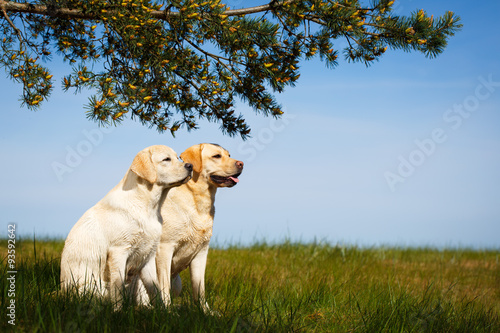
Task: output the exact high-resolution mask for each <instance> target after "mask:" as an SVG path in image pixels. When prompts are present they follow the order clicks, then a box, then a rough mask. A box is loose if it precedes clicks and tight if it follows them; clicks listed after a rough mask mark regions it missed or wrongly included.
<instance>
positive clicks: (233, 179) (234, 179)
mask: <svg viewBox="0 0 500 333" xmlns="http://www.w3.org/2000/svg"><path fill="white" fill-rule="evenodd" d="M227 178H229V179H231V180H232V181H233V182H235V183H237V182H239V181H240V180H239V179H238V178H234V177H227Z"/></svg>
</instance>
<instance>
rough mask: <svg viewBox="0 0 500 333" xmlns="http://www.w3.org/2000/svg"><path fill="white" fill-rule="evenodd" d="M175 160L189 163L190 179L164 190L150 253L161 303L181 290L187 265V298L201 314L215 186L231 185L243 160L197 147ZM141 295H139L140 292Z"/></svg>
mask: <svg viewBox="0 0 500 333" xmlns="http://www.w3.org/2000/svg"><path fill="white" fill-rule="evenodd" d="M181 159H182V160H183V161H185V162H188V163H190V164H192V165H193V177H192V178H191V180H189V181H188V182H187V183H186V184H184V185H181V186H179V187H176V188H173V189H171V190H170V191H169V193H168V195H167V197H166V199H165V201H164V202H163V206H162V208H161V214H162V217H163V232H162V235H161V240H160V244H159V245H158V250H157V253H156V265H157V274H158V282H159V286H160V289H161V292H162V299H163V302H165V304H166V305H169V304H170V303H171V297H170V288H171V287H172V292H173V294H174V295H178V294H180V292H181V288H182V284H181V279H180V277H179V273H180V272H181V271H183V270H185V269H186V268H188V267H189V270H190V274H191V284H192V288H193V298H194V300H195V301H196V302H199V304H200V305H201V307H202V308H203V310H204V311H205V312H210V308H209V306H208V304H207V302H206V300H205V267H206V263H207V254H208V247H209V242H210V237H211V236H212V226H213V221H214V214H215V207H214V202H215V194H216V192H217V189H218V188H219V187H233V186H234V185H236V184H237V183H238V176H239V175H240V174H241V172H242V171H243V162H241V161H237V160H235V159H232V158H231V157H230V156H229V153H228V151H227V150H225V149H224V148H222V147H220V146H219V145H215V144H199V145H195V146H192V147H190V148H188V149H187V150H186V151H184V152H183V153H182V154H181ZM142 294H144V293H142Z"/></svg>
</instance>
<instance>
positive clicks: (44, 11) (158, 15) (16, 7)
mask: <svg viewBox="0 0 500 333" xmlns="http://www.w3.org/2000/svg"><path fill="white" fill-rule="evenodd" d="M297 1H298V0H288V1H277V2H276V3H275V4H273V2H274V1H271V2H270V3H269V4H267V5H261V6H255V7H249V8H242V9H231V10H227V11H225V12H224V15H227V16H239V15H248V14H255V13H261V12H266V11H269V10H272V9H273V8H274V7H277V6H281V5H284V4H286V3H293V2H297ZM0 8H2V10H4V11H6V12H13V13H30V14H39V15H45V16H50V17H58V18H79V19H86V20H94V19H97V18H98V17H97V16H96V15H94V14H91V13H84V12H82V11H81V10H77V9H69V8H56V9H52V8H50V9H49V8H48V7H47V6H43V5H33V4H30V3H18V2H12V1H6V0H0ZM179 15H180V13H179V12H173V11H171V10H170V9H167V10H166V11H164V10H154V11H152V12H151V17H154V18H155V19H158V20H165V19H168V18H169V17H175V16H179Z"/></svg>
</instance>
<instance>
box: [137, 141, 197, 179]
mask: <svg viewBox="0 0 500 333" xmlns="http://www.w3.org/2000/svg"><path fill="white" fill-rule="evenodd" d="M130 170H132V172H134V173H135V174H136V175H137V176H139V177H140V178H143V179H145V180H146V181H148V182H149V183H151V184H158V185H162V186H166V187H174V186H179V185H181V184H184V183H186V182H187V181H188V180H189V179H190V178H191V175H192V171H193V166H192V165H191V164H190V163H184V162H181V161H180V160H179V158H178V157H177V153H176V152H175V151H174V150H173V149H172V148H170V147H167V146H162V145H157V146H151V147H148V148H146V149H143V150H142V151H140V152H139V153H138V154H137V155H136V156H135V158H134V161H133V162H132V166H131V167H130Z"/></svg>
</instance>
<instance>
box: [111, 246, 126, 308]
mask: <svg viewBox="0 0 500 333" xmlns="http://www.w3.org/2000/svg"><path fill="white" fill-rule="evenodd" d="M125 253H126V250H125V249H123V248H118V247H115V248H111V249H109V252H108V267H109V274H110V275H109V282H110V285H109V296H110V299H111V301H112V302H113V303H114V304H115V305H114V308H115V310H118V309H121V307H122V303H123V296H124V293H125V269H126V265H127V256H126V254H125Z"/></svg>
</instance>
